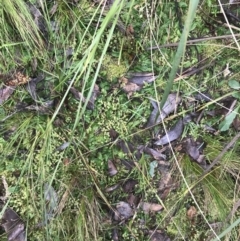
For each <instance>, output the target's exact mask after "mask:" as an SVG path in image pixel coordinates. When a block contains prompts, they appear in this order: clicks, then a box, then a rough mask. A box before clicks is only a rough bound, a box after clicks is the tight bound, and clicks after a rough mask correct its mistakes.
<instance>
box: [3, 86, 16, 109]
mask: <svg viewBox="0 0 240 241" xmlns="http://www.w3.org/2000/svg"><path fill="white" fill-rule="evenodd" d="M15 89H16V86H7V87H3V88H1V89H0V105H2V104H3V103H4V102H5V101H6V100H7V99H8V98H9V97H10V96H11V95H12V93H13V92H14V90H15Z"/></svg>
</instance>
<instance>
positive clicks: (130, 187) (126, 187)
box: [122, 178, 138, 193]
mask: <svg viewBox="0 0 240 241" xmlns="http://www.w3.org/2000/svg"><path fill="white" fill-rule="evenodd" d="M137 184H138V181H136V180H134V179H132V178H129V179H127V180H126V181H125V182H124V183H123V184H122V189H123V191H124V192H125V193H131V192H133V191H134V188H135V186H136V185H137Z"/></svg>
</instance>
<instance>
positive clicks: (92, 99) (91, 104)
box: [70, 84, 100, 110]
mask: <svg viewBox="0 0 240 241" xmlns="http://www.w3.org/2000/svg"><path fill="white" fill-rule="evenodd" d="M70 92H71V93H72V94H73V96H74V98H75V99H76V100H79V101H82V102H83V103H85V102H86V98H85V97H84V96H83V94H82V93H81V92H79V91H78V90H77V89H76V88H74V87H71V88H70ZM99 94H100V91H99V87H98V85H96V84H95V85H94V88H93V92H92V95H91V97H90V99H89V101H88V103H87V108H88V109H90V110H93V109H94V103H95V100H96V99H97V97H98V95H99Z"/></svg>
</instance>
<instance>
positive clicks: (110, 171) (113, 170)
mask: <svg viewBox="0 0 240 241" xmlns="http://www.w3.org/2000/svg"><path fill="white" fill-rule="evenodd" d="M117 173H118V170H117V168H116V167H115V165H114V163H113V161H111V160H108V175H109V176H110V177H112V176H115V175H116V174H117Z"/></svg>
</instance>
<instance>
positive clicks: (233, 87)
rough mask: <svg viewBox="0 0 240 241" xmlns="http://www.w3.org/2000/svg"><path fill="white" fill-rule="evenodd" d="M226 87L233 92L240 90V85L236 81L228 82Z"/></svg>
mask: <svg viewBox="0 0 240 241" xmlns="http://www.w3.org/2000/svg"><path fill="white" fill-rule="evenodd" d="M228 85H229V86H230V87H231V88H232V89H235V90H239V89H240V84H239V82H238V81H236V80H229V82H228Z"/></svg>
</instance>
